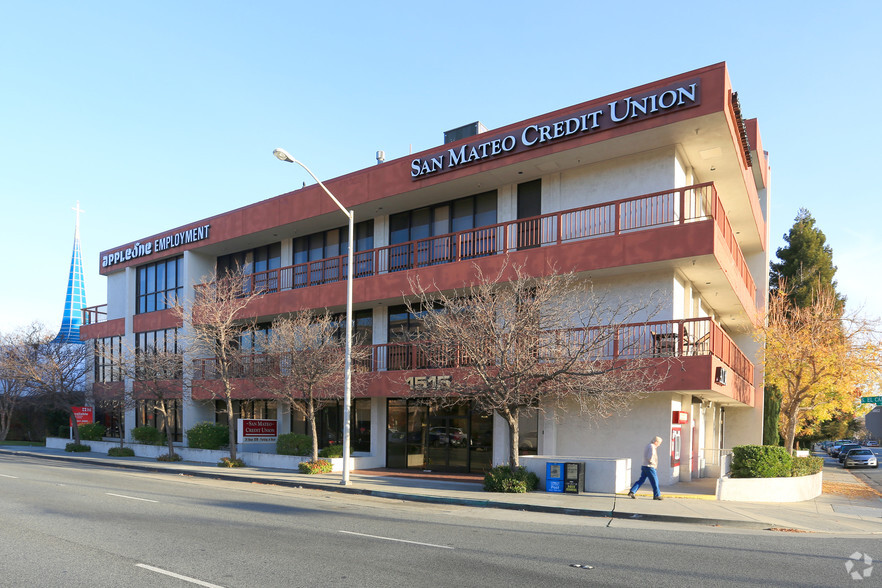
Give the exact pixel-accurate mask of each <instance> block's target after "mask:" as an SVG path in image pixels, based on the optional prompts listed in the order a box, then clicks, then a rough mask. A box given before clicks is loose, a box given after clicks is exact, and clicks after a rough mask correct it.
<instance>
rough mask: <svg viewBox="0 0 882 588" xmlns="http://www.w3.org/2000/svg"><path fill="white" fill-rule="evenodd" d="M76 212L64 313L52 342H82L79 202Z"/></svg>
mask: <svg viewBox="0 0 882 588" xmlns="http://www.w3.org/2000/svg"><path fill="white" fill-rule="evenodd" d="M74 210H75V211H76V213H77V222H76V228H75V229H74V244H73V253H72V254H71V257H70V273H69V274H68V277H67V293H66V294H65V297H64V314H63V315H62V317H61V328H59V329H58V335H56V336H55V339H53V343H70V344H82V343H83V341H82V340H80V327H81V326H82V325H83V309H84V308H86V282H85V280H84V279H83V253H82V251H81V250H80V212H82V211H81V210H80V203H79V202H77V207H76V208H75V209H74Z"/></svg>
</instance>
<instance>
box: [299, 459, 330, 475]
mask: <svg viewBox="0 0 882 588" xmlns="http://www.w3.org/2000/svg"><path fill="white" fill-rule="evenodd" d="M297 467H298V468H300V473H301V474H330V473H331V469H332V468H333V466H332V465H331V462H329V461H328V460H326V459H320V460H318V461H301V462H300V464H299V465H298V466H297Z"/></svg>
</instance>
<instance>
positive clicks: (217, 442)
mask: <svg viewBox="0 0 882 588" xmlns="http://www.w3.org/2000/svg"><path fill="white" fill-rule="evenodd" d="M229 442H230V429H229V427H227V426H226V425H218V424H217V423H199V424H197V425H196V426H195V427H193V428H192V429H190V430H189V431H187V444H188V445H189V446H190V447H193V448H194V449H220V448H221V447H224V446H225V445H227V444H228V443H229Z"/></svg>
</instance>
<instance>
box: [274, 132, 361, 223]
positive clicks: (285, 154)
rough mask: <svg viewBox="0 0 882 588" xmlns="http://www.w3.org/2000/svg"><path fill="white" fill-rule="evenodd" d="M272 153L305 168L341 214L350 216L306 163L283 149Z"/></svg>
mask: <svg viewBox="0 0 882 588" xmlns="http://www.w3.org/2000/svg"><path fill="white" fill-rule="evenodd" d="M273 154H274V155H275V156H276V157H277V158H278V159H280V160H281V161H287V162H289V163H296V164H297V165H299V166H300V167H302V168H303V169H305V170H306V173H308V174H309V175H311V176H312V179H313V180H315V181H316V182H317V183H318V185H319V186H321V188H322V190H324V191H325V194H327V195H328V196H330V197H331V200H333V201H334V204H336V205H337V206H338V207H339V208H340V210H342V211H343V214H345V215H346V216H347V217H348V218H352V212H350V211H348V210H346V207H345V206H343V205H342V204H340V201H339V200H337V197H336V196H334V195H333V194H331V191H330V190H328V189H327V188H325V185H324V184H323V183H322V181H321V180H320V179H318V178H317V177H316V175H315V174H314V173H312V170H311V169H309V168H308V167H306V164H304V163H303V162H302V161H298V160H296V159H294V158H293V157H291V155H290V154H289V153H288V152H287V151H285V150H284V149H276V150H274V151H273Z"/></svg>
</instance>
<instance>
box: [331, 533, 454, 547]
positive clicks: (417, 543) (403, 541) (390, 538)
mask: <svg viewBox="0 0 882 588" xmlns="http://www.w3.org/2000/svg"><path fill="white" fill-rule="evenodd" d="M340 533H346V534H347V535H358V536H359V537H370V538H371V539H382V540H384V541H397V542H398V543H412V544H414V545H425V546H426V547H438V548H440V549H453V547H450V546H449V545H435V544H434V543H421V542H419V541H407V540H406V539H393V538H392V537H380V536H379V535H366V534H364V533H354V532H352V531H340Z"/></svg>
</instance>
